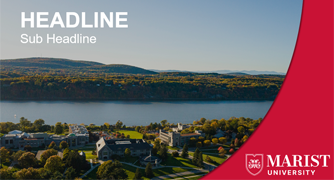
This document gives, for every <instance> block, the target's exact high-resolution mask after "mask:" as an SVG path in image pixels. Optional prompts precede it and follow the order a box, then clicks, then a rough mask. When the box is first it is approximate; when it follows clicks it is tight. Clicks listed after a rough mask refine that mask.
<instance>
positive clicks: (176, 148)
mask: <svg viewBox="0 0 334 180" xmlns="http://www.w3.org/2000/svg"><path fill="white" fill-rule="evenodd" d="M167 148H168V149H170V150H180V148H178V147H172V146H167Z"/></svg>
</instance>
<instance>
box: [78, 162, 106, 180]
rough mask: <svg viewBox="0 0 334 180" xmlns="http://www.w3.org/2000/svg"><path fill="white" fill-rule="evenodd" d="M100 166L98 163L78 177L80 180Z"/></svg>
mask: <svg viewBox="0 0 334 180" xmlns="http://www.w3.org/2000/svg"><path fill="white" fill-rule="evenodd" d="M100 165H101V164H100V163H98V164H96V165H95V166H93V167H92V168H91V169H90V170H88V171H87V172H86V173H85V174H83V175H82V176H80V178H81V179H82V178H84V177H85V176H87V174H89V173H90V172H92V171H93V170H94V169H95V168H96V167H98V166H100Z"/></svg>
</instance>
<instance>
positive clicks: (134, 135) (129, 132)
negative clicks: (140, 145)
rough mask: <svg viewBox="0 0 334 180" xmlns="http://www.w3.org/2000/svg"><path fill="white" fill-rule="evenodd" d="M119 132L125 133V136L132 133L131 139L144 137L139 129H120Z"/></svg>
mask: <svg viewBox="0 0 334 180" xmlns="http://www.w3.org/2000/svg"><path fill="white" fill-rule="evenodd" d="M115 132H116V131H115ZM118 132H119V133H121V134H122V133H124V135H125V137H126V135H130V139H143V135H142V134H140V133H139V132H137V131H128V130H119V131H118Z"/></svg>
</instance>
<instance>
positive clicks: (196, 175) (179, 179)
mask: <svg viewBox="0 0 334 180" xmlns="http://www.w3.org/2000/svg"><path fill="white" fill-rule="evenodd" d="M204 175H206V174H195V175H193V176H187V177H180V178H174V179H176V180H181V179H190V178H194V177H198V176H201V177H202V176H204Z"/></svg>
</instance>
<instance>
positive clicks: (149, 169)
mask: <svg viewBox="0 0 334 180" xmlns="http://www.w3.org/2000/svg"><path fill="white" fill-rule="evenodd" d="M145 174H146V177H148V178H152V177H153V170H152V165H151V163H150V162H149V163H147V165H146V168H145Z"/></svg>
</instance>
